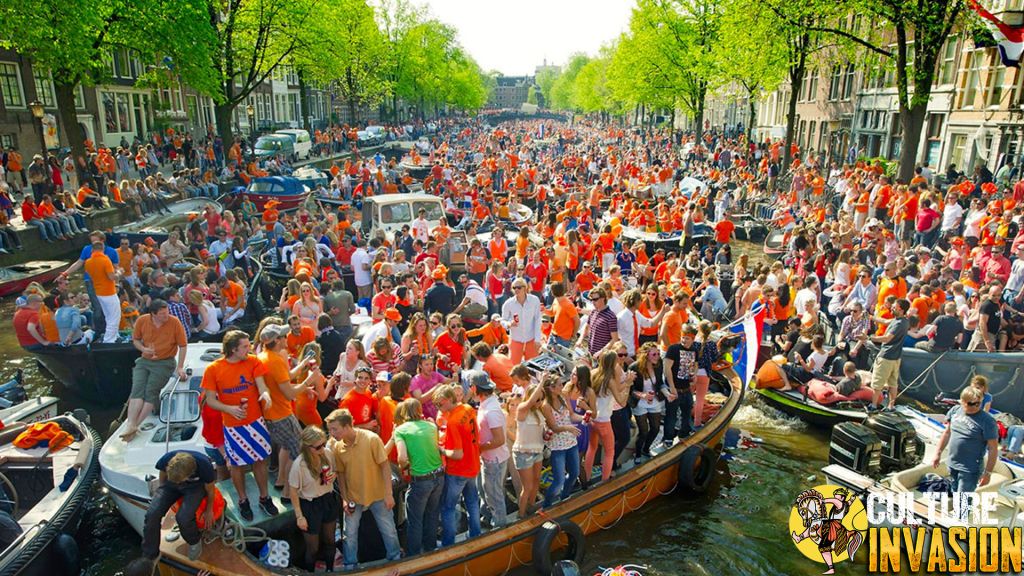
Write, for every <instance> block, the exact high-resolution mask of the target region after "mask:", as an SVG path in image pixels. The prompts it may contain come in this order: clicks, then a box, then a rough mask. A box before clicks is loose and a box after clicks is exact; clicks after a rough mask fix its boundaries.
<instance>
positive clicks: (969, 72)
mask: <svg viewBox="0 0 1024 576" xmlns="http://www.w3.org/2000/svg"><path fill="white" fill-rule="evenodd" d="M981 57H982V52H981V51H980V50H974V51H972V52H968V53H967V57H966V58H964V68H965V70H964V71H965V72H966V74H964V83H963V85H962V86H961V87H960V107H961V108H974V99H975V96H977V94H978V83H979V82H980V79H979V78H978V75H979V69H978V68H979V67H980V66H981V60H980V58H981Z"/></svg>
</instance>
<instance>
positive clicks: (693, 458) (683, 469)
mask: <svg viewBox="0 0 1024 576" xmlns="http://www.w3.org/2000/svg"><path fill="white" fill-rule="evenodd" d="M717 461H718V455H717V454H715V451H714V450H712V449H711V448H708V447H707V446H705V445H704V444H694V445H693V446H690V447H689V448H687V449H686V451H685V452H683V456H682V457H681V458H680V459H679V483H680V484H682V485H683V486H684V487H685V488H687V489H688V490H690V491H691V492H697V493H701V492H704V491H705V490H707V489H708V486H711V479H712V478H714V476H715V462H717Z"/></svg>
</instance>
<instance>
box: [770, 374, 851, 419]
mask: <svg viewBox="0 0 1024 576" xmlns="http://www.w3.org/2000/svg"><path fill="white" fill-rule="evenodd" d="M815 384H817V385H819V386H820V385H821V381H820V380H819V381H812V382H811V383H810V384H807V385H801V386H799V387H797V388H791V389H789V390H782V389H778V388H757V386H756V382H751V383H750V390H751V391H752V392H754V393H755V394H756V395H757V397H759V398H761V399H762V400H764V401H765V402H766V403H767V404H768V405H769V406H771V407H772V408H775V409H776V410H778V411H780V412H783V413H785V414H787V415H789V416H795V417H797V418H800V419H801V420H804V421H805V422H808V423H810V424H814V425H815V426H824V427H829V428H831V427H832V426H835V425H836V424H839V423H840V422H862V421H863V420H864V419H865V418H867V417H868V414H867V411H866V410H865V408H864V407H865V406H866V405H867V402H863V401H859V402H858V401H852V402H851V401H840V402H836V403H834V404H825V403H819V402H817V401H815V400H814V399H813V398H811V397H810V395H809V393H808V389H809V388H811V387H813V386H815Z"/></svg>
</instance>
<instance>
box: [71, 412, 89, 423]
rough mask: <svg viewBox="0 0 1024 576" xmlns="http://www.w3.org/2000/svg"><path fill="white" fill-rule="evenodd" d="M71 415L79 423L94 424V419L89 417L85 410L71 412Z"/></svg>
mask: <svg viewBox="0 0 1024 576" xmlns="http://www.w3.org/2000/svg"><path fill="white" fill-rule="evenodd" d="M71 415H72V416H74V417H75V419H76V420H78V421H79V422H83V423H85V424H91V423H92V418H91V417H90V416H89V413H88V412H86V411H85V409H84V408H75V409H74V410H73V411H72V412H71Z"/></svg>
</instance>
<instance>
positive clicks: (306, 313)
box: [292, 282, 323, 335]
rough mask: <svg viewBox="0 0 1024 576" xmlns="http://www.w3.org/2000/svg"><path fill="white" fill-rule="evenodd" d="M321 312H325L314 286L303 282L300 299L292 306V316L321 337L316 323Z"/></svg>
mask: <svg viewBox="0 0 1024 576" xmlns="http://www.w3.org/2000/svg"><path fill="white" fill-rule="evenodd" d="M321 312H323V306H321V305H320V297H319V296H317V295H316V293H315V292H314V291H313V285H312V284H310V283H309V282H303V283H302V284H301V285H300V287H299V299H298V300H296V301H295V304H293V305H292V314H295V315H296V316H298V317H299V322H300V323H301V324H302V325H303V326H309V327H310V328H312V329H313V332H314V333H315V334H317V335H319V334H320V329H319V328H318V327H317V323H316V321H317V318H318V317H319V316H320V313H321Z"/></svg>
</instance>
